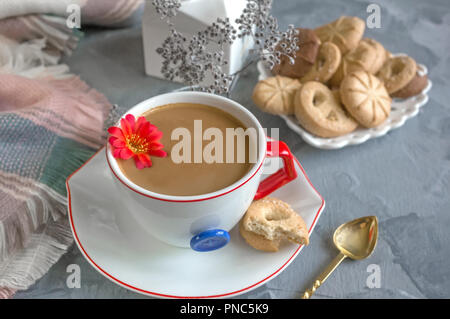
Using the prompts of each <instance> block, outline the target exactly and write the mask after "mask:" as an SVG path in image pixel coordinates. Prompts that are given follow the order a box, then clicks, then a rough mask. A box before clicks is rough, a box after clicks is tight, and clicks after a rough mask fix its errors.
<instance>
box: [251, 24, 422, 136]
mask: <svg viewBox="0 0 450 319" xmlns="http://www.w3.org/2000/svg"><path fill="white" fill-rule="evenodd" d="M364 29H365V23H364V21H363V20H361V19H359V18H357V17H345V16H342V17H340V18H339V19H337V20H336V21H333V22H331V23H329V24H326V25H323V26H321V27H318V28H316V29H314V30H311V29H302V28H298V29H297V30H298V31H299V47H300V49H299V50H298V51H297V52H296V57H295V59H294V61H293V62H294V64H292V61H290V59H289V58H288V57H285V56H282V57H281V61H280V63H279V64H277V65H275V66H274V68H273V70H272V72H273V74H274V76H273V77H269V78H267V79H265V80H262V81H260V82H259V83H258V84H257V85H256V87H255V89H254V91H253V101H254V102H255V104H256V105H257V106H259V107H260V108H261V109H262V110H263V111H265V112H269V113H272V114H276V115H295V117H296V118H297V120H298V122H299V124H300V125H301V126H302V127H303V128H304V129H306V130H307V131H309V132H310V133H312V134H314V135H317V136H320V137H326V138H329V137H337V136H341V135H345V134H347V133H350V132H352V131H353V130H355V129H356V128H357V127H358V126H359V125H361V126H363V127H367V128H372V127H376V126H378V125H380V124H382V123H383V122H384V121H385V120H386V119H387V118H388V117H389V114H390V112H391V103H392V98H393V97H396V98H408V97H411V96H414V95H417V94H419V93H420V92H422V90H423V89H424V88H425V87H426V86H427V84H428V79H427V76H426V75H421V74H420V73H419V70H418V67H417V64H416V62H415V61H414V59H412V58H411V57H409V56H392V54H391V53H390V52H389V51H387V50H386V49H385V48H384V47H383V46H382V45H381V44H380V43H379V42H377V41H376V40H374V39H370V38H363V34H364Z"/></svg>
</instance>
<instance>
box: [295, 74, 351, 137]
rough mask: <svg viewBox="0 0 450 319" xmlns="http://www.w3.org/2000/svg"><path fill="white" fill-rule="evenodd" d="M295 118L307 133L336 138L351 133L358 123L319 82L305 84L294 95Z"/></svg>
mask: <svg viewBox="0 0 450 319" xmlns="http://www.w3.org/2000/svg"><path fill="white" fill-rule="evenodd" d="M294 103H295V117H296V118H297V120H298V122H299V123H300V125H301V126H302V127H304V128H305V129H306V130H307V131H308V132H310V133H312V134H314V135H317V136H321V137H336V136H341V135H344V134H347V133H350V132H352V131H353V130H355V129H356V127H357V126H358V123H356V121H355V120H354V119H352V118H351V117H350V116H349V115H348V114H347V112H346V111H345V109H344V107H343V106H342V105H341V103H340V101H339V99H338V98H337V97H336V96H335V94H333V92H332V91H331V90H330V89H329V88H328V87H327V86H325V85H324V84H322V83H320V82H315V81H311V82H306V83H305V84H303V86H302V88H301V89H300V91H298V92H297V93H296V95H295V100H294Z"/></svg>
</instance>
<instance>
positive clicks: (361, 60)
mask: <svg viewBox="0 0 450 319" xmlns="http://www.w3.org/2000/svg"><path fill="white" fill-rule="evenodd" d="M376 56H377V53H376V50H375V48H374V47H372V46H371V45H369V44H367V43H366V42H360V43H359V44H358V46H357V47H356V48H354V49H353V50H350V51H349V52H348V53H347V54H346V55H344V57H343V58H342V62H341V64H340V65H339V68H338V69H337V71H336V73H334V75H333V77H332V78H331V80H330V84H331V86H333V87H339V86H340V84H341V81H342V79H343V78H344V77H345V76H346V75H347V74H349V73H351V72H354V71H358V70H365V71H369V70H370V68H371V67H372V65H373V63H374V61H375V59H376Z"/></svg>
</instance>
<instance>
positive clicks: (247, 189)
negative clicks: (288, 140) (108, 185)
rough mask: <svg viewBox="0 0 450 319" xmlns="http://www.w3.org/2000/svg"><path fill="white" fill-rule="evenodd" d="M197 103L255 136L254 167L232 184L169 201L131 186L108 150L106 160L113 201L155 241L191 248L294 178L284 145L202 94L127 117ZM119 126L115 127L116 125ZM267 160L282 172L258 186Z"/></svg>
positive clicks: (244, 115) (163, 100)
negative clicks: (252, 130) (278, 165)
mask: <svg viewBox="0 0 450 319" xmlns="http://www.w3.org/2000/svg"><path fill="white" fill-rule="evenodd" d="M172 103H197V104H205V105H209V106H212V107H216V108H219V109H221V110H223V111H225V112H227V113H229V114H231V115H233V116H234V117H235V118H237V119H239V120H240V121H241V122H242V124H244V125H245V126H246V127H247V128H255V129H256V131H257V134H258V135H259V136H258V141H257V142H258V155H257V162H256V164H254V166H253V167H252V168H251V170H250V171H249V172H248V173H247V174H246V175H245V176H244V177H242V178H241V179H240V180H238V181H237V182H235V183H234V184H232V185H230V186H228V187H226V188H224V189H221V190H219V191H216V192H213V193H208V194H203V195H198V196H170V195H164V194H158V193H154V192H151V191H149V190H146V189H144V188H142V187H140V186H138V185H136V184H134V183H133V182H132V181H130V180H129V179H128V178H127V177H125V175H124V174H123V173H122V171H121V170H120V168H119V166H118V164H117V161H116V160H115V158H114V157H113V155H112V151H111V146H110V145H109V144H108V146H107V151H106V157H107V162H108V164H109V167H110V168H111V171H112V173H113V175H114V176H115V178H114V180H115V183H116V185H117V187H116V188H117V192H118V194H117V196H119V197H121V198H122V199H123V200H124V201H125V202H126V204H127V207H128V210H129V212H130V213H131V214H132V215H133V217H134V218H135V219H136V220H137V221H138V222H139V223H140V224H141V225H142V226H143V227H144V228H145V229H146V230H147V231H148V232H149V233H150V234H151V235H153V236H154V237H156V238H158V239H159V240H161V241H163V242H166V243H168V244H171V245H175V246H178V247H190V242H191V239H192V238H193V237H194V236H196V235H197V234H199V233H202V232H204V231H206V230H209V229H222V230H225V231H229V230H230V229H231V228H233V227H234V226H235V225H236V224H237V223H238V222H239V220H240V219H241V218H242V216H243V215H244V213H245V212H246V210H247V208H248V207H249V206H250V204H251V202H252V201H253V200H254V199H259V198H262V197H264V196H266V195H268V194H269V193H271V192H272V191H274V190H275V189H277V188H279V187H281V186H283V185H284V184H286V183H288V182H289V181H291V180H293V179H294V178H296V177H297V173H296V171H295V167H294V162H293V157H292V154H291V153H290V151H289V149H288V148H287V146H286V144H284V143H283V142H278V141H274V140H271V139H267V138H266V136H265V132H264V130H263V128H262V126H261V124H260V123H259V122H258V120H257V119H256V118H255V116H254V115H253V114H252V113H250V112H249V111H248V110H247V109H246V108H245V107H243V106H242V105H240V104H239V103H236V102H234V101H232V100H230V99H227V98H225V97H221V96H218V95H214V94H209V93H201V92H176V93H168V94H163V95H159V96H155V97H152V98H150V99H148V100H146V101H143V102H142V103H139V104H138V105H136V106H134V107H132V108H131V109H130V110H129V111H128V112H127V113H126V114H124V115H123V117H125V116H126V115H127V114H132V115H134V116H135V117H136V118H137V117H138V116H140V115H142V114H143V113H144V112H146V111H148V110H150V109H152V108H154V107H158V106H162V105H166V104H172ZM117 125H118V126H120V123H118V124H117ZM266 157H281V158H282V159H283V161H284V167H283V168H281V169H279V170H278V171H277V172H276V173H275V174H272V175H271V176H269V177H267V178H266V179H264V181H262V182H261V174H262V170H263V169H262V168H263V163H264V160H265V158H266Z"/></svg>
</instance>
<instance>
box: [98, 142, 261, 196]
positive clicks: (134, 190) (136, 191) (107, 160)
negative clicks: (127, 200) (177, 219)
mask: <svg viewBox="0 0 450 319" xmlns="http://www.w3.org/2000/svg"><path fill="white" fill-rule="evenodd" d="M105 155H106V162H107V163H108V166H109V169H110V170H111V172H112V173H113V175H114V176H115V177H116V178H117V179H118V180H119V181H120V182H121V183H122V184H123V185H124V186H126V187H127V188H128V189H130V190H132V191H133V192H135V193H138V194H139V195H142V196H145V197H149V198H153V199H157V200H162V201H164V202H176V203H191V202H201V201H204V200H208V199H213V198H216V197H220V196H223V195H226V194H228V193H231V192H232V191H234V190H236V189H238V188H239V187H241V186H243V185H245V184H247V182H248V181H249V180H251V179H252V178H253V176H255V175H256V173H258V171H259V170H260V169H261V167H262V166H263V164H264V161H265V159H266V155H264V158H263V160H262V162H261V164H260V165H259V167H258V169H257V170H256V171H255V172H254V173H253V175H252V176H250V177H249V178H248V179H247V180H245V181H244V182H242V184H239V185H238V186H236V187H235V188H233V189H230V190H229V191H227V192H225V193H222V194H218V195H215V196H211V197H206V198H200V199H190V200H176V199H164V198H159V197H155V196H150V195H147V194H144V193H141V192H140V191H138V190H136V189H134V188H132V187H131V186H129V185H128V184H127V183H125V182H124V181H123V180H121V179H120V177H119V176H117V174H116V172H114V170H113V168H112V167H111V164H110V162H109V159H108V150H107V149H106V151H105ZM94 156H95V155H94Z"/></svg>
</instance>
